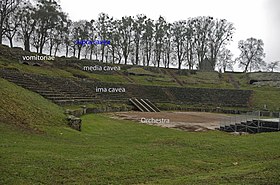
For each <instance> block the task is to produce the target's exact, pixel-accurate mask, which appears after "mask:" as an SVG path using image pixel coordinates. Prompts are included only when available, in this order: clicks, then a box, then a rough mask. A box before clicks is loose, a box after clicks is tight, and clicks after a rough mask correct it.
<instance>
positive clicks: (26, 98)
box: [0, 78, 66, 131]
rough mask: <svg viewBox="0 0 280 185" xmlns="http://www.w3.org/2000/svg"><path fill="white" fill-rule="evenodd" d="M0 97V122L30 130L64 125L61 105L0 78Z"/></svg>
mask: <svg viewBox="0 0 280 185" xmlns="http://www.w3.org/2000/svg"><path fill="white" fill-rule="evenodd" d="M0 97H1V98H0V115H1V116H0V123H5V124H9V125H16V126H17V127H19V128H22V129H26V130H30V131H35V130H37V131H38V130H41V131H42V130H44V128H45V127H46V126H63V125H66V122H65V118H66V116H65V115H64V113H63V112H64V111H63V109H62V108H61V107H59V106H57V105H56V104H54V103H52V102H50V101H48V100H46V99H44V98H43V97H41V96H40V95H38V94H36V93H34V92H31V91H28V90H26V89H24V88H21V87H19V86H16V85H15V84H13V83H10V82H8V81H6V80H3V79H2V78H0Z"/></svg>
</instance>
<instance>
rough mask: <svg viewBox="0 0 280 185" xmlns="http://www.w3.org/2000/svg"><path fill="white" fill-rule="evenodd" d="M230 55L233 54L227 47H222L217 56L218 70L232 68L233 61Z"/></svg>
mask: <svg viewBox="0 0 280 185" xmlns="http://www.w3.org/2000/svg"><path fill="white" fill-rule="evenodd" d="M232 57H233V54H232V53H231V51H230V50H229V49H227V48H222V50H221V51H220V52H219V54H218V57H217V65H218V67H219V70H223V71H224V72H225V71H226V70H227V69H230V70H233V65H234V63H235V61H234V60H232Z"/></svg>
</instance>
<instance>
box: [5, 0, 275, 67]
mask: <svg viewBox="0 0 280 185" xmlns="http://www.w3.org/2000/svg"><path fill="white" fill-rule="evenodd" d="M0 2H1V3H0V8H1V9H0V16H1V17H0V25H1V29H0V44H1V43H2V39H3V38H6V39H7V40H8V41H9V43H10V46H11V47H13V45H14V44H13V42H14V41H17V42H22V43H23V45H24V49H25V50H26V51H30V50H31V49H34V50H36V52H37V53H47V54H49V55H55V56H56V55H58V54H59V53H60V54H61V53H65V56H66V57H68V56H75V57H77V58H79V59H80V58H81V57H83V58H88V59H91V60H93V59H95V60H99V61H101V62H106V63H119V64H121V63H124V64H132V65H143V66H151V65H153V66H157V67H165V68H169V67H171V66H177V67H178V68H179V69H181V68H182V67H188V68H189V69H194V68H197V69H207V70H214V69H217V68H219V69H222V70H224V71H225V70H227V69H232V66H233V65H234V64H235V62H239V64H240V66H241V67H243V68H244V71H248V70H250V69H258V68H259V67H260V66H261V65H263V64H264V61H263V58H264V52H263V42H262V41H261V40H257V39H254V38H249V39H247V40H245V41H240V42H239V49H240V51H241V54H240V56H239V57H238V58H236V59H235V60H233V59H232V57H233V54H232V53H231V52H230V50H229V49H227V48H226V46H227V45H228V44H229V43H230V42H231V41H232V38H233V34H234V30H235V28H234V26H233V24H232V23H231V22H228V21H227V20H225V19H215V18H213V17H210V16H208V17H206V16H201V17H194V18H189V19H188V20H181V21H176V22H174V23H168V22H167V21H166V20H165V18H163V17H162V16H160V17H159V18H158V19H157V20H152V19H150V18H148V17H147V16H145V15H143V14H139V15H137V16H135V17H132V16H124V17H122V18H121V19H114V18H113V17H110V16H109V15H108V14H105V13H100V14H99V16H98V18H97V19H96V20H94V19H92V20H90V21H87V20H80V21H76V22H73V21H71V20H70V19H69V18H68V17H67V14H66V13H64V12H63V11H62V10H61V7H60V5H59V4H58V3H57V2H56V1H55V0H33V1H29V0H22V1H18V0H1V1H0ZM76 40H110V43H111V44H110V45H102V44H101V45H93V44H91V45H81V44H75V41H76ZM272 70H273V69H272Z"/></svg>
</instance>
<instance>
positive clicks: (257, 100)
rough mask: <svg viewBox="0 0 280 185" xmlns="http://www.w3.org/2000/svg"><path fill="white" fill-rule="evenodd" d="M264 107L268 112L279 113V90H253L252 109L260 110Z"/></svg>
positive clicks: (263, 88)
mask: <svg viewBox="0 0 280 185" xmlns="http://www.w3.org/2000/svg"><path fill="white" fill-rule="evenodd" d="M264 105H266V106H267V109H268V110H274V111H280V90H279V88H278V89H277V88H271V87H270V88H268V87H267V88H265V87H262V88H258V87H256V88H254V94H253V107H254V108H255V109H256V110H262V109H263V108H264Z"/></svg>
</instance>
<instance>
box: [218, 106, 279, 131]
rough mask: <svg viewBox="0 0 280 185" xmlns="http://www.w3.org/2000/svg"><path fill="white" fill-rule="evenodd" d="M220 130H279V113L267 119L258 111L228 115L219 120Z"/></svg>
mask: <svg viewBox="0 0 280 185" xmlns="http://www.w3.org/2000/svg"><path fill="white" fill-rule="evenodd" d="M220 130H223V131H227V132H250V133H259V132H272V131H280V114H279V118H274V119H268V117H266V116H264V114H261V112H260V111H255V112H248V113H245V114H241V115H235V116H230V117H227V118H224V119H222V120H221V123H220Z"/></svg>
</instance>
